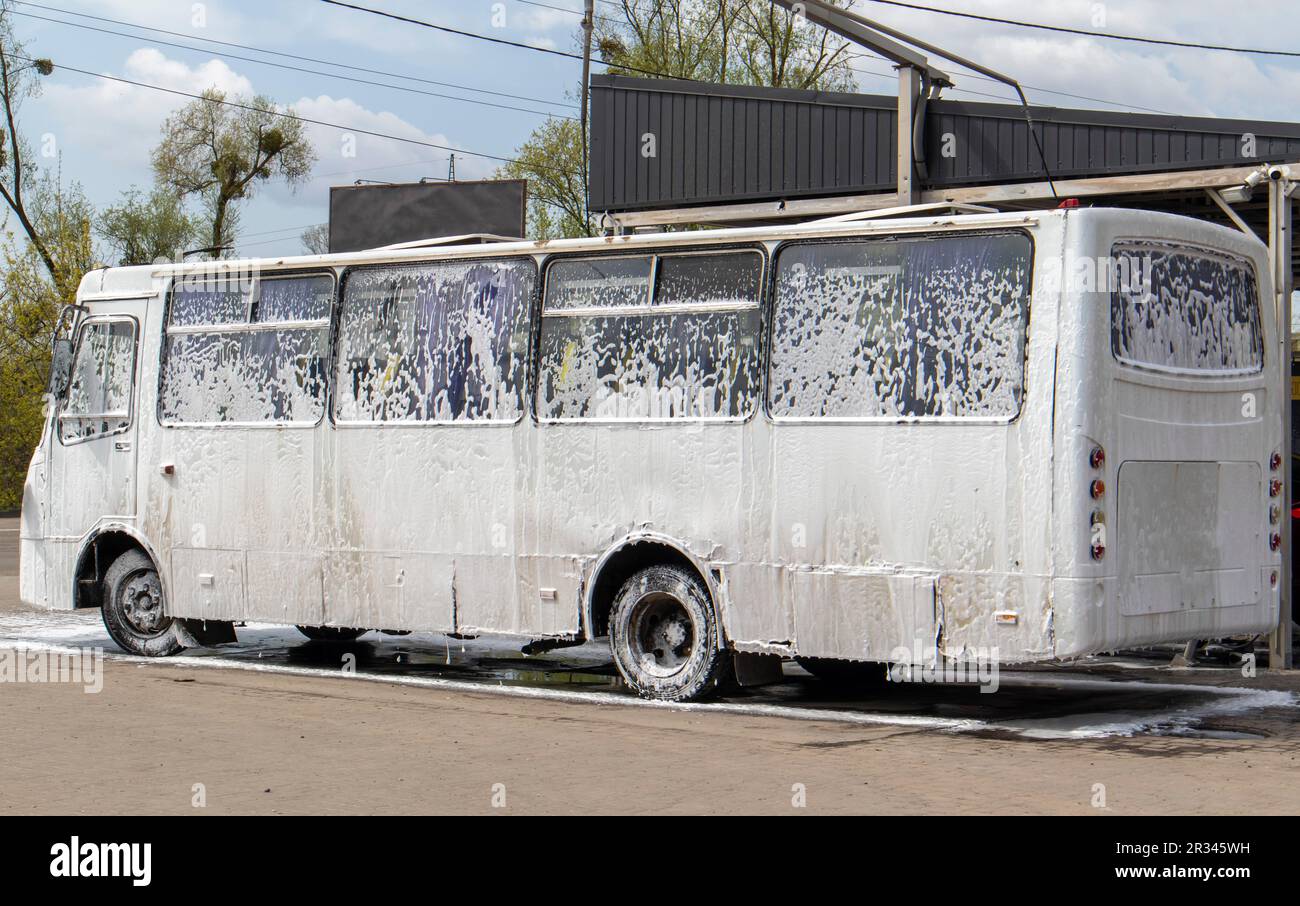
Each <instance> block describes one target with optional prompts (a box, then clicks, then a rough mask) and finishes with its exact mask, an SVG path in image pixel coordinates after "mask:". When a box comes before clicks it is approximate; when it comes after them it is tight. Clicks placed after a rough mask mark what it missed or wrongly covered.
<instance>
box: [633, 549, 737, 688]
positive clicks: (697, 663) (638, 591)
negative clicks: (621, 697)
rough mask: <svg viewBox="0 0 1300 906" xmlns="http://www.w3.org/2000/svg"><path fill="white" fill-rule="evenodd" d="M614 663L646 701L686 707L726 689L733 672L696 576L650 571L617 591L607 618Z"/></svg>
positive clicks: (673, 568)
mask: <svg viewBox="0 0 1300 906" xmlns="http://www.w3.org/2000/svg"><path fill="white" fill-rule="evenodd" d="M609 627H610V628H609V642H610V647H611V648H612V649H613V653H614V663H615V664H616V665H617V666H618V670H619V673H621V674H622V675H623V679H624V680H626V681H627V684H628V685H629V686H630V687H631V688H632V689H633V690H634V691H635V692H636V693H637V694H638V695H640V696H641V697H642V698H650V699H659V700H661V701H675V702H686V701H694V700H695V699H699V698H703V697H705V696H707V695H709V694H710V693H713V692H716V691H717V690H718V688H719V687H720V686H722V685H723V684H724V683H725V682H726V680H727V678H728V675H729V671H730V669H731V656H730V653H729V652H728V651H727V650H726V649H725V648H724V647H723V646H722V644H721V641H720V637H721V633H720V632H719V628H718V618H717V613H716V611H715V610H714V608H713V602H712V600H710V598H709V593H708V590H707V589H706V588H705V587H704V584H703V583H702V582H701V581H700V580H699V577H697V576H696V575H695V574H694V573H693V572H692V571H690V570H688V569H685V568H683V567H680V566H667V565H665V566H651V567H648V568H646V569H643V570H641V571H640V572H638V573H636V574H635V575H633V576H632V577H631V578H630V579H628V580H627V581H626V582H625V583H623V587H622V589H620V590H619V593H618V597H617V598H616V599H615V600H614V606H613V609H612V611H611V612H610V617H609Z"/></svg>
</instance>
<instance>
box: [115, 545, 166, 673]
mask: <svg viewBox="0 0 1300 906" xmlns="http://www.w3.org/2000/svg"><path fill="white" fill-rule="evenodd" d="M102 611H103V617H104V628H105V629H107V630H108V634H109V637H111V638H112V639H113V641H114V642H116V643H117V644H118V645H119V646H120V647H121V648H122V649H124V650H125V651H128V652H130V653H131V654H139V655H142V656H144V657H170V656H171V655H173V654H176V653H178V652H180V651H183V650H184V649H185V646H184V645H183V644H182V643H181V640H180V636H179V635H178V634H177V628H178V627H177V625H176V623H175V622H173V620H172V618H171V617H169V616H167V602H166V601H165V600H164V599H163V591H162V580H161V579H160V578H159V577H158V570H157V569H156V568H155V567H154V564H153V561H152V560H150V559H149V558H148V557H147V556H146V555H145V554H144V553H143V552H142V551H138V550H131V551H127V552H126V553H124V554H122V555H121V556H120V557H118V558H117V559H116V560H114V561H113V565H112V566H110V567H109V568H108V572H107V573H106V574H105V575H104V606H103V608H102Z"/></svg>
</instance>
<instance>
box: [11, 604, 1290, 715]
mask: <svg viewBox="0 0 1300 906" xmlns="http://www.w3.org/2000/svg"><path fill="white" fill-rule="evenodd" d="M239 632H240V640H241V644H240V647H239V649H238V651H239V653H240V655H241V657H239V658H236V657H226V656H223V655H222V654H220V653H211V654H204V655H181V656H178V657H172V658H167V659H166V660H163V661H157V660H153V659H150V658H142V657H137V656H135V655H128V654H124V653H121V652H120V651H119V649H118V648H117V646H116V645H114V644H113V642H112V641H110V640H109V638H108V636H107V634H106V633H105V631H104V628H103V625H102V623H101V622H100V620H99V613H98V611H86V612H80V613H50V614H37V613H10V614H3V615H0V648H28V649H38V650H48V651H59V652H69V651H71V650H73V649H75V648H78V647H101V648H103V649H104V650H105V656H106V657H107V658H109V659H110V660H114V661H119V662H127V663H135V664H138V665H140V666H142V667H144V666H168V667H184V668H188V669H204V668H206V669H218V670H244V671H249V672H253V673H266V674H277V675H285V676H299V677H318V678H329V679H344V680H347V681H352V682H371V683H385V684H388V685H395V686H411V687H420V688H428V689H437V690H443V691H451V692H466V693H473V694H477V695H501V696H508V697H512V698H525V699H536V700H545V701H556V702H565V703H573V704H584V705H603V706H614V707H622V708H656V709H661V710H670V711H684V712H699V713H714V714H735V715H747V716H753V717H779V718H784V719H788V720H805V721H827V722H832V723H842V724H855V725H860V726H897V727H908V728H913V729H930V730H944V731H949V732H974V731H989V730H998V731H1004V732H1006V731H1010V732H1013V733H1016V734H1018V735H1021V736H1024V737H1026V738H1029V739H1041V740H1053V739H1099V738H1105V737H1115V736H1133V735H1136V734H1140V733H1152V732H1156V733H1163V734H1168V735H1194V734H1191V733H1189V732H1188V731H1189V730H1191V729H1192V728H1193V727H1195V725H1197V724H1198V723H1200V722H1202V721H1205V720H1209V719H1213V718H1220V717H1225V716H1231V715H1240V714H1243V713H1246V712H1250V711H1257V710H1262V709H1265V708H1281V707H1292V708H1294V707H1296V706H1297V704H1298V703H1297V700H1296V697H1295V696H1293V695H1292V694H1291V693H1288V692H1277V691H1269V690H1253V689H1242V688H1239V687H1218V686H1206V685H1193V684H1178V683H1152V682H1142V681H1136V680H1108V679H1097V678H1091V677H1077V678H1076V677H1067V676H1062V675H1061V674H1059V673H1053V674H1034V673H1022V674H1014V675H1012V674H1009V673H1007V672H1003V674H1002V676H1001V685H1002V686H1005V687H1010V688H1016V687H1052V688H1060V689H1062V690H1068V691H1072V692H1082V691H1096V692H1099V693H1100V692H1104V693H1112V694H1113V693H1115V692H1132V693H1134V694H1140V693H1160V692H1175V693H1178V694H1179V695H1180V696H1181V697H1184V698H1194V699H1195V701H1193V702H1191V703H1189V704H1187V705H1186V706H1185V707H1173V708H1168V709H1156V710H1151V711H1136V710H1134V711H1126V710H1115V711H1103V712H1094V713H1082V714H1081V713H1072V714H1068V715H1064V716H1060V717H1047V718H1026V719H1017V718H1010V719H999V720H984V719H973V718H972V719H963V718H954V717H939V716H932V715H920V714H898V713H881V712H871V711H853V710H844V709H821V708H816V707H797V706H791V705H780V704H770V703H751V702H705V703H695V704H672V703H668V702H651V701H644V700H642V699H639V698H636V697H635V696H632V695H622V694H617V693H611V692H599V691H574V690H568V689H558V688H550V687H545V686H525V685H505V684H492V683H491V682H489V681H484V680H479V681H467V680H460V679H451V678H447V677H437V676H414V675H403V674H400V673H398V674H393V673H369V672H357V673H344V672H343V671H342V670H341V669H327V668H321V667H310V666H300V665H291V664H282V663H275V662H273V661H272V660H271V659H267V660H260V659H259V660H251V659H249V656H250V655H251V654H258V656H259V658H260V651H259V649H262V648H266V649H282V648H284V647H285V646H290V647H292V646H296V645H301V644H304V642H303V640H301V639H300V638H298V636H297V634H296V632H295V631H294V630H292V629H285V628H284V627H270V626H265V627H264V626H260V625H250V626H248V627H241V628H240V630H239ZM455 644H456V647H457V648H458V649H462V650H463V649H465V648H467V647H470V646H466V645H464V644H462V643H460V642H457V643H455ZM431 645H433V647H438V646H437V645H436V644H435V643H431ZM472 647H474V648H476V649H478V650H480V651H482V652H484V653H486V652H487V651H488V650H489V649H488V648H487V646H486V645H485V644H484V643H482V642H480V643H479V644H478V645H475V646H472ZM1205 735H1207V736H1213V732H1209V733H1206V734H1205Z"/></svg>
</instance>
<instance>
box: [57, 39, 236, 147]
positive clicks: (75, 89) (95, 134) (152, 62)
mask: <svg viewBox="0 0 1300 906" xmlns="http://www.w3.org/2000/svg"><path fill="white" fill-rule="evenodd" d="M104 74H105V75H116V74H115V73H104ZM120 77H121V78H124V79H129V80H131V81H133V82H139V83H141V84H142V85H156V86H159V87H164V88H170V89H172V90H174V91H180V92H185V93H186V94H200V93H202V92H203V91H204V90H205V89H207V88H213V87H215V88H219V89H221V90H223V91H225V92H227V93H228V94H234V95H239V94H245V95H246V94H250V93H252V90H253V85H252V82H250V81H249V80H248V79H247V78H246V77H244V76H242V75H239V74H238V73H236V72H235V71H234V70H232V69H231V68H230V67H229V66H227V65H226V64H225V63H223V62H221V61H220V60H210V61H208V62H206V63H202V64H200V65H198V66H189V65H187V64H185V63H182V62H179V61H177V60H172V59H169V58H168V57H166V56H164V55H163V54H162V52H160V51H158V50H155V49H153V48H141V49H140V50H137V51H135V52H134V53H132V54H131V55H130V56H129V57H128V58H127V59H126V62H125V64H124V66H123V68H122V72H121V74H120ZM189 100H190V98H188V97H185V96H183V95H180V94H168V93H166V92H162V91H154V90H151V89H149V88H143V87H139V86H137V85H128V84H126V83H123V82H115V81H110V80H108V79H92V78H90V77H88V76H68V77H67V78H65V79H61V80H57V81H53V82H51V83H50V84H48V85H46V86H45V90H44V94H43V95H42V98H41V102H40V103H41V106H42V112H43V113H44V114H45V116H46V117H47V122H48V123H49V129H50V132H51V134H53V135H54V136H55V138H56V139H57V140H58V145H59V147H60V149H61V150H62V152H63V154H64V155H65V156H73V155H76V156H78V157H90V158H92V159H94V160H95V161H96V162H98V164H99V165H100V166H101V167H107V168H113V167H114V166H116V165H123V166H128V167H133V168H134V167H138V166H140V165H141V164H142V163H143V164H145V165H147V162H148V160H149V153H150V151H152V149H153V147H154V145H156V144H157V143H158V139H159V130H160V128H161V126H162V122H163V120H164V119H166V118H167V116H168V115H169V114H170V113H171V112H172V111H174V110H176V109H178V108H179V107H181V106H183V105H184V104H186V103H188V102H189Z"/></svg>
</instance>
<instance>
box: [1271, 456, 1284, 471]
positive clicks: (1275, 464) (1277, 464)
mask: <svg viewBox="0 0 1300 906" xmlns="http://www.w3.org/2000/svg"><path fill="white" fill-rule="evenodd" d="M1268 467H1269V468H1270V469H1272V470H1273V471H1274V472H1276V471H1277V470H1278V469H1280V468H1282V454H1281V453H1274V454H1273V455H1272V456H1270V457H1269V459H1268Z"/></svg>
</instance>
